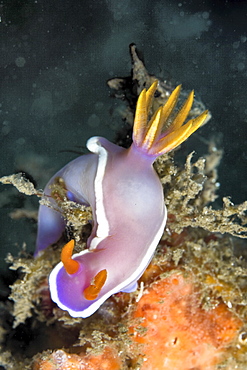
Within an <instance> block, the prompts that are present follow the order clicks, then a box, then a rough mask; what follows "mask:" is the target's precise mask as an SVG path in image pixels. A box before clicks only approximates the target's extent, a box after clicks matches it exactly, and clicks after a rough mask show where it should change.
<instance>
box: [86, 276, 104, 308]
mask: <svg viewBox="0 0 247 370" xmlns="http://www.w3.org/2000/svg"><path fill="white" fill-rule="evenodd" d="M106 279H107V271H106V269H104V270H101V271H100V272H98V273H97V275H96V276H95V277H94V278H93V280H92V282H91V284H90V285H89V286H88V287H87V288H86V289H85V290H84V292H83V294H84V297H85V298H86V299H87V300H89V301H93V300H94V299H96V298H97V297H98V295H99V293H100V291H101V289H102V287H103V285H104V284H105V282H106Z"/></svg>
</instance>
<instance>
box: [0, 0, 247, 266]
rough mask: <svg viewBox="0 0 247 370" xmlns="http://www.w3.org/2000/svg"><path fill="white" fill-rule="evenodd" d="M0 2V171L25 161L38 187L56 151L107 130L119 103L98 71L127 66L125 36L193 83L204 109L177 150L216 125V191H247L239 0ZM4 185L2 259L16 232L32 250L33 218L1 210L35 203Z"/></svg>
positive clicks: (244, 31)
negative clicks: (204, 118)
mask: <svg viewBox="0 0 247 370" xmlns="http://www.w3.org/2000/svg"><path fill="white" fill-rule="evenodd" d="M0 11H1V23H0V30H1V31H0V32H1V33H0V34H1V36H0V37H1V40H0V41H1V54H0V55H1V56H0V71H1V79H0V80H1V98H0V104H1V105H0V109H1V123H0V139H1V145H0V151H1V157H0V158H1V162H0V163H1V164H0V175H1V176H3V175H8V174H12V173H13V172H15V171H20V170H23V171H26V172H28V173H29V174H30V175H31V176H32V177H33V179H34V180H35V181H36V183H37V187H38V188H42V187H43V186H44V185H45V182H46V181H47V180H48V179H49V177H50V176H51V175H52V174H53V173H54V172H55V171H56V170H58V169H59V168H61V166H63V165H64V164H65V163H67V162H68V161H70V160H71V159H73V158H75V154H73V153H71V152H68V151H67V152H61V151H62V150H81V148H79V149H78V147H83V146H84V145H85V142H86V140H87V139H88V138H89V137H91V136H93V135H103V136H105V137H107V138H109V139H112V138H113V137H114V134H115V132H116V131H117V130H118V129H119V128H121V127H122V125H123V122H122V121H121V118H120V116H118V114H117V113H116V109H117V107H118V106H119V104H120V105H121V103H119V102H117V101H115V100H114V99H113V98H110V91H109V89H108V87H107V85H106V81H107V80H108V79H109V78H112V77H116V76H127V75H129V72H130V67H131V64H130V58H129V53H128V45H129V44H130V43H132V42H134V43H136V44H137V47H138V49H139V50H140V51H141V52H142V54H143V56H144V60H145V63H146V66H147V68H148V70H149V72H150V73H153V74H156V75H157V76H159V77H160V78H162V79H168V80H170V81H172V83H174V84H177V83H182V84H183V87H184V89H186V90H191V89H192V88H193V89H195V92H196V96H199V97H200V98H201V99H202V101H203V102H204V104H205V105H206V106H207V108H208V109H210V111H211V113H212V116H213V118H212V120H211V121H210V123H209V124H208V125H207V126H206V127H204V128H202V129H201V130H200V131H199V133H198V134H195V135H194V136H193V137H192V138H191V139H190V140H189V141H187V142H186V143H185V144H183V145H184V147H183V149H182V150H184V153H185V154H186V153H188V152H190V151H192V150H194V149H195V150H196V151H197V153H199V154H203V153H206V151H207V146H206V145H205V143H204V141H205V140H208V139H210V138H211V137H212V136H216V137H217V138H218V140H220V145H221V146H222V148H223V149H224V152H225V154H224V157H223V161H222V163H221V166H220V171H219V176H220V177H219V181H220V184H221V188H220V191H219V195H220V197H222V196H227V195H231V197H232V201H233V202H234V203H239V202H242V201H244V200H245V199H247V184H246V173H247V167H246V166H247V150H246V144H247V133H246V132H247V130H246V126H247V99H246V96H247V25H246V19H247V3H246V1H223V0H222V1H220V0H219V1H212V0H211V1H210V0H205V1H196V0H194V1H171V0H170V1H166V0H165V1H162V0H152V1H150V0H95V1H92V0H91V1H88V0H80V1H75V0H74V1H73V0H69V1H66V0H58V1H54V0H51V1H44V0H43V1H42V0H37V1H34V0H32V1H25V0H3V1H1V8H0ZM1 191H2V192H1V194H0V195H1V197H0V204H1V206H2V208H1V211H0V221H1V229H0V234H1V253H0V254H1V261H2V263H1V265H2V266H3V261H4V257H5V255H6V253H7V252H12V253H16V252H17V251H19V250H20V248H21V245H22V243H23V242H26V243H27V249H28V250H29V251H32V250H34V241H35V233H36V225H35V223H34V222H32V221H30V220H12V219H11V218H10V217H9V216H8V214H9V212H11V211H12V210H13V209H14V208H16V207H22V206H23V207H24V206H27V205H28V206H29V207H31V208H32V207H37V202H36V200H35V199H31V200H30V199H28V200H27V198H26V197H24V196H21V195H19V194H17V192H12V190H10V186H6V187H4V186H2V187H1ZM219 204H220V201H219ZM2 269H3V268H2Z"/></svg>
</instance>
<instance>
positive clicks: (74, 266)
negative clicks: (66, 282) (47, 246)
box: [61, 239, 80, 274]
mask: <svg viewBox="0 0 247 370" xmlns="http://www.w3.org/2000/svg"><path fill="white" fill-rule="evenodd" d="M74 246H75V241H74V240H73V239H72V240H70V241H69V242H68V243H67V244H65V246H64V247H63V249H62V252H61V261H62V263H63V265H64V268H65V270H66V272H67V273H68V274H75V273H76V272H77V271H78V270H79V267H80V265H79V262H78V261H75V260H73V259H72V258H71V257H72V252H73V249H74Z"/></svg>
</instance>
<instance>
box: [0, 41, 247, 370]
mask: <svg viewBox="0 0 247 370" xmlns="http://www.w3.org/2000/svg"><path fill="white" fill-rule="evenodd" d="M130 51H131V57H132V66H133V68H132V77H127V78H126V79H120V78H119V79H113V80H110V81H109V82H108V84H109V86H111V87H112V88H114V89H115V90H116V91H117V93H116V95H117V96H118V95H121V96H125V97H128V99H127V100H128V102H129V108H127V110H126V112H124V113H123V114H124V118H125V120H126V122H127V128H126V132H122V133H121V134H119V137H118V139H117V141H118V143H120V144H121V145H126V146H128V145H129V143H128V137H129V134H130V131H131V125H132V124H133V113H134V106H135V102H136V98H137V96H138V95H139V93H140V91H141V90H142V89H143V87H144V86H147V87H148V86H150V85H151V83H152V82H153V81H154V80H155V79H156V77H154V76H150V75H149V74H148V72H147V70H146V68H145V66H144V64H143V63H142V61H141V60H140V59H139V57H138V55H137V53H136V48H135V45H131V46H130ZM171 90H172V89H171V88H170V86H169V85H166V84H165V83H164V82H162V81H159V85H158V92H157V94H156V95H157V96H156V97H155V99H154V102H153V104H154V110H155V109H157V107H158V106H160V105H163V104H164V102H165V101H166V100H167V98H168V96H169V95H170V92H171ZM119 92H121V94H120V93H119ZM203 110H204V107H203V104H202V103H201V102H198V101H196V102H195V104H194V108H193V110H192V111H191V113H190V118H193V117H195V116H197V115H198V114H200V113H201V112H202V111H203ZM193 156H194V154H193V153H191V154H190V155H189V156H188V157H187V159H186V163H185V166H184V168H180V167H179V166H177V165H175V163H174V158H173V157H174V153H170V154H164V155H162V156H161V157H159V158H158V159H157V160H156V162H155V168H156V171H157V173H158V175H159V177H160V180H161V182H162V184H163V186H164V193H165V200H166V205H167V208H168V222H167V225H166V229H165V231H164V234H163V236H162V239H161V241H160V243H159V246H158V248H157V251H156V253H155V256H154V258H153V259H152V261H151V263H150V265H149V266H148V268H147V269H146V271H145V272H144V274H143V275H142V277H141V278H140V280H139V288H138V290H137V291H136V292H133V293H118V294H115V295H113V296H112V297H110V298H109V299H108V300H107V301H106V302H105V303H104V304H103V305H102V306H101V307H100V308H99V309H98V311H97V312H96V313H95V314H94V315H92V316H90V317H88V318H86V319H82V318H72V317H70V316H69V314H68V313H67V312H65V311H62V310H61V309H59V308H58V307H57V306H56V305H55V304H54V303H53V302H52V301H51V299H50V294H49V288H48V280H47V279H48V276H49V273H50V271H51V270H52V268H53V267H54V265H56V263H57V262H58V261H59V259H60V253H61V248H62V246H63V245H64V244H65V240H61V241H60V242H59V243H57V245H53V246H51V247H49V248H47V249H46V250H45V251H44V252H43V254H41V255H40V256H39V257H37V258H36V259H34V258H33V257H32V256H27V255H25V254H24V253H23V254H22V256H20V257H18V258H15V257H12V256H10V255H9V256H8V257H7V261H8V262H9V263H10V264H11V266H10V268H11V269H13V270H18V271H19V272H20V273H19V279H18V280H16V281H15V282H13V285H12V286H11V289H12V292H11V295H10V297H9V299H10V301H9V300H8V301H7V302H4V303H3V312H4V313H5V314H3V316H2V319H1V320H2V321H1V327H2V329H1V345H2V348H1V355H0V365H2V366H3V367H4V368H5V369H7V370H8V369H13V368H14V369H16V370H19V369H22V370H23V369H30V370H55V369H61V370H65V369H66V370H71V369H88V370H91V369H92V370H94V369H99V370H100V369H102V370H103V369H104V370H117V369H121V370H122V369H123V370H125V369H133V370H134V369H136V370H137V369H140V370H163V369H164V370H166V369H167V370H168V369H174V370H180V369H181V370H192V369H197V370H199V369H201V370H211V369H212V370H213V369H227V370H231V369H246V367H247V327H246V324H245V323H246V319H247V285H246V275H247V268H246V260H245V259H244V258H243V255H242V254H241V253H240V252H238V249H241V243H242V240H243V238H246V237H247V226H246V224H247V217H246V210H247V202H244V203H243V204H240V205H239V206H235V205H234V204H233V203H232V202H231V201H230V200H229V198H224V199H223V209H217V210H215V209H213V207H212V205H211V204H212V202H213V201H214V200H215V199H216V197H217V196H216V191H217V188H218V185H217V166H218V164H219V162H220V159H221V156H222V152H221V150H219V149H217V147H216V145H215V144H214V142H213V141H212V142H210V143H209V153H208V154H207V155H206V156H204V157H203V158H199V159H196V160H194V157H193ZM0 181H1V182H2V183H5V184H6V183H11V184H13V185H14V186H16V187H17V188H18V190H19V191H21V192H23V193H25V194H27V195H36V196H38V197H41V194H42V193H41V192H40V191H36V190H35V188H34V186H33V185H32V184H31V183H30V182H29V181H28V180H26V179H25V178H24V177H23V176H22V175H21V174H17V175H12V176H5V177H3V178H2V179H0ZM53 195H54V196H55V197H56V200H57V202H58V203H59V207H60V208H61V209H62V211H63V212H64V213H65V214H66V218H67V220H68V227H69V228H70V230H72V231H73V239H75V240H76V245H77V247H76V248H81V249H83V248H85V245H86V244H85V242H86V239H87V237H88V235H89V233H90V225H89V221H90V219H91V210H90V208H88V207H84V206H81V205H78V204H76V203H74V202H72V201H71V200H68V199H67V198H66V196H65V192H64V187H63V184H62V183H61V181H59V179H58V180H57V182H56V183H55V185H54V188H53ZM42 202H43V203H44V204H47V205H49V204H50V202H49V199H48V198H47V199H42ZM71 226H73V227H71ZM244 257H245V256H244ZM9 307H11V309H9ZM9 311H11V315H12V317H13V319H14V320H13V325H12V327H11V326H10V325H9V326H8V325H6V317H4V315H7V312H9ZM8 315H9V313H8Z"/></svg>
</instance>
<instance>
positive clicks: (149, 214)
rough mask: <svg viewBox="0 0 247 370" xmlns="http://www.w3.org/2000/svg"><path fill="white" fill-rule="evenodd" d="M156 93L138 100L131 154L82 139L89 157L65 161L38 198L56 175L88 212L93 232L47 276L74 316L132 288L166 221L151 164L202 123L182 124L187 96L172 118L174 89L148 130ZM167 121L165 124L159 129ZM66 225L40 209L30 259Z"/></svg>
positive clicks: (102, 141) (188, 106)
mask: <svg viewBox="0 0 247 370" xmlns="http://www.w3.org/2000/svg"><path fill="white" fill-rule="evenodd" d="M156 88H157V82H155V83H154V84H153V85H152V86H151V87H150V88H149V90H148V91H146V90H145V89H144V90H143V91H142V93H141V94H140V96H139V99H138V102H137V108H136V116H135V122H134V128H133V143H132V145H131V147H130V148H129V149H124V148H122V147H119V146H117V145H115V144H112V143H110V142H109V141H108V140H106V139H104V138H102V137H92V138H91V139H89V140H88V142H87V148H88V149H89V151H90V152H91V154H86V155H83V156H80V157H78V158H76V159H75V160H73V161H71V162H70V163H68V164H67V165H66V166H65V167H63V168H62V169H61V170H60V171H58V172H57V173H56V174H55V175H54V176H53V177H52V178H51V180H50V181H49V182H48V184H47V185H46V187H45V189H44V194H45V195H46V196H50V195H51V189H50V186H51V185H52V184H53V183H54V181H55V179H56V178H58V177H59V178H61V179H62V180H63V182H64V184H65V188H66V190H67V196H68V198H69V199H72V200H73V201H75V202H77V203H79V204H85V205H90V206H91V208H92V214H93V229H92V233H91V235H90V237H89V238H88V241H87V249H86V250H83V251H82V252H80V253H77V254H74V255H73V256H69V257H67V255H66V257H63V258H62V262H60V263H59V264H58V265H57V266H56V267H55V268H54V269H53V270H52V272H51V274H50V277H49V286H50V292H51V297H52V300H53V301H54V302H56V303H57V304H58V306H59V307H60V308H61V309H63V310H67V311H68V312H69V314H70V315H71V316H73V317H88V316H90V315H91V314H93V313H94V312H95V311H96V310H97V309H98V308H99V307H100V306H101V305H102V303H103V302H104V301H105V300H106V299H107V298H108V297H110V296H111V295H112V294H115V293H118V292H120V291H122V292H131V291H134V290H136V288H137V280H138V279H139V278H140V276H141V275H142V274H143V272H144V271H145V269H146V267H147V265H148V264H149V262H150V260H151V258H152V256H153V254H154V252H155V249H156V246H157V244H158V243H159V240H160V238H161V236H162V234H163V231H164V227H165V224H166V217H167V211H166V207H165V203H164V198H163V189H162V185H161V183H160V180H159V178H158V176H157V174H156V172H155V170H154V169H153V162H154V160H155V158H157V156H159V155H161V154H163V153H165V152H168V151H170V150H172V149H173V148H175V147H176V146H177V145H179V144H180V143H181V142H183V141H184V140H186V139H187V137H188V136H190V135H191V134H192V133H193V132H194V131H195V130H196V129H197V128H198V127H199V126H200V125H201V124H202V123H203V122H204V120H205V119H206V116H207V112H203V113H202V114H201V115H200V116H198V117H196V118H194V119H192V120H190V121H188V122H187V123H186V124H185V125H183V122H184V120H185V119H186V117H187V115H188V113H189V111H190V109H191V106H192V102H193V92H192V93H191V94H190V95H189V97H188V99H187V100H186V102H185V103H184V105H183V106H182V108H181V109H180V110H179V111H178V113H177V115H176V116H175V118H174V119H173V120H171V119H170V115H171V113H172V111H173V109H174V107H175V105H176V102H177V99H178V95H179V92H180V86H178V87H177V88H176V89H175V90H174V91H173V93H172V94H171V96H170V98H169V99H168V101H167V103H166V104H165V105H164V106H162V107H160V108H159V109H158V110H157V111H156V112H155V113H154V115H153V116H152V118H151V120H150V121H149V124H148V125H147V122H148V115H149V111H150V107H151V101H152V98H153V95H154V92H155V90H156ZM168 121H169V126H168V127H167V128H166V129H165V131H164V132H162V128H163V126H164V124H166V123H167V122H168ZM64 228H65V220H64V219H63V216H62V214H61V212H58V211H56V210H55V209H53V208H50V207H49V208H48V207H47V206H44V205H41V206H40V209H39V218H38V237H37V249H36V252H35V254H36V255H38V254H39V253H40V252H41V251H42V250H43V249H44V248H46V247H47V246H49V245H50V244H52V243H55V242H56V241H57V240H58V239H59V238H60V237H61V234H62V232H63V230H64ZM71 253H72V252H71ZM67 260H68V264H67V262H66V261H67ZM72 260H73V261H76V263H75V262H73V261H72ZM71 261H72V262H73V263H75V264H76V268H75V270H70V269H69V268H68V267H67V266H69V264H70V263H71ZM102 275H103V278H102ZM88 292H89V293H88ZM95 292H96V293H95Z"/></svg>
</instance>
